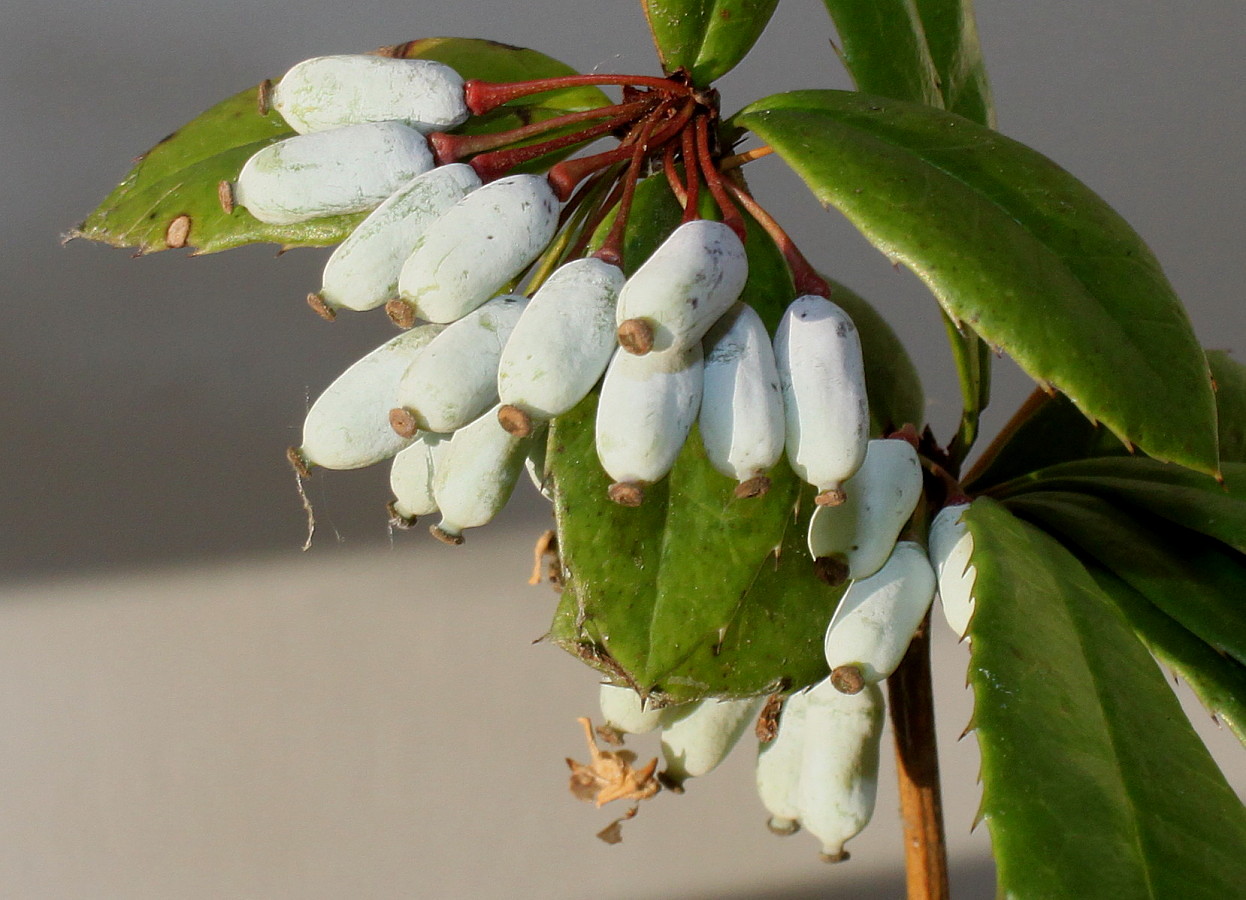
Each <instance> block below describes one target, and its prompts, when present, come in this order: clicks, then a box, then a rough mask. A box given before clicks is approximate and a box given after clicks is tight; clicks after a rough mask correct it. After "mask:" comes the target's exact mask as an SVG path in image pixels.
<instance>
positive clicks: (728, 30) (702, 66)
mask: <svg viewBox="0 0 1246 900" xmlns="http://www.w3.org/2000/svg"><path fill="white" fill-rule="evenodd" d="M778 2H779V0H643V6H644V9H645V18H646V19H648V21H649V31H650V32H651V33H652V34H653V43H654V44H655V45H656V46H657V48H658V56H659V57H660V58H661V59H662V68H663V69H664V70H665V71H667V72H671V73H673V72H677V71H679V70H680V69H684V70H686V71H687V72H688V73H689V74H690V75H691V76H692V80H693V83H694V84H697V85H700V86H702V87H704V86H707V85H709V83H710V82H712V81H715V80H717V79H719V78H721V77H722V76H723V75H725V74H727V73H728V72H730V71H731V70H732V69H733V68H735V66H736V64H737V63H738V62H739V61H740V60H742V59H743V58H744V57H745V56H746V55H747V54H748V51H749V50H750V49H752V47H753V44H755V43H756V42H757V39H758V38H759V37H761V33H762V32H763V31H764V30H765V28H766V25H767V23H769V21H770V16H771V15H772V14H773V13H774V8H775V6H777V5H778Z"/></svg>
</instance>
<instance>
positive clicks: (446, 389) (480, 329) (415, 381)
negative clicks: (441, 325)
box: [390, 294, 528, 435]
mask: <svg viewBox="0 0 1246 900" xmlns="http://www.w3.org/2000/svg"><path fill="white" fill-rule="evenodd" d="M527 303H528V301H527V299H526V298H525V297H519V296H514V295H510V294H507V295H504V296H501V297H495V298H494V299H492V300H490V301H489V302H488V303H486V304H485V305H484V306H482V307H480V308H479V309H477V310H476V311H475V312H473V313H471V314H470V315H468V316H466V317H464V318H462V319H460V320H459V321H457V322H455V323H454V324H453V325H450V326H449V327H447V328H446V330H445V331H443V332H442V333H441V334H439V335H438V336H437V338H436V340H434V341H432V342H431V343H430V344H429V345H428V347H427V348H426V349H425V350H424V352H423V353H421V354H420V355H419V356H417V357H416V358H415V360H414V361H413V362H412V363H411V365H410V366H409V367H408V368H407V371H406V372H405V373H404V374H403V376H402V379H401V381H400V382H399V383H398V392H397V403H396V404H395V406H396V407H398V409H395V410H393V412H391V414H390V424H391V425H392V426H393V427H394V430H395V431H397V432H398V433H399V434H404V433H406V434H408V435H413V434H414V433H415V429H417V428H418V429H420V430H421V431H439V432H443V433H444V432H451V431H456V430H457V429H459V428H462V427H463V426H464V425H466V424H467V423H468V422H470V421H472V420H473V419H475V418H476V417H477V416H479V415H480V414H481V413H482V412H484V411H485V410H486V409H488V408H489V407H490V406H492V405H493V404H494V403H496V402H497V391H498V357H499V356H501V354H502V347H503V345H504V344H505V343H506V339H507V337H509V336H510V333H511V329H512V328H514V327H515V323H516V322H518V321H519V316H520V314H521V313H522V312H523V310H524V306H526V305H527ZM404 413H405V415H404Z"/></svg>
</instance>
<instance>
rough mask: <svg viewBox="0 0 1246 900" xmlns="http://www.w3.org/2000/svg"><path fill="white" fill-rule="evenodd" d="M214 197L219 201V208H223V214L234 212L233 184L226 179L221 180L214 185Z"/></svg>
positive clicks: (228, 214) (229, 214)
mask: <svg viewBox="0 0 1246 900" xmlns="http://www.w3.org/2000/svg"><path fill="white" fill-rule="evenodd" d="M216 199H217V200H219V201H220V203H221V209H223V210H225V215H227V216H231V215H233V213H234V186H233V185H232V184H230V183H229V182H228V181H222V182H220V183H219V184H217V186H216Z"/></svg>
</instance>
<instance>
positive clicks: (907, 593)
mask: <svg viewBox="0 0 1246 900" xmlns="http://www.w3.org/2000/svg"><path fill="white" fill-rule="evenodd" d="M934 592H935V574H934V570H933V569H931V568H930V561H929V560H928V559H927V558H926V551H925V550H924V549H923V548H922V547H921V545H920V544H915V543H913V542H912V541H900V542H899V543H898V544H896V546H895V549H894V550H892V551H891V556H890V557H888V559H887V562H886V564H884V565H883V567H882V568H881V569H879V570H878V571H877V572H875V573H874V574H873V575H871V576H869V577H868V578H862V579H860V580H859V581H854V582H852V584H850V585H849V586H848V590H847V591H845V592H844V596H843V597H842V598H841V599H840V601H839V606H837V607H836V608H835V614H834V615H833V616H832V617H831V624H830V625H828V626H827V628H826V641H825V645H824V649H825V650H826V663H827V665H828V666H830V667H831V679H832V681H833V682H835V684H836V686H837V687H839V688H841V689H843V688H847V692H852V688H854V687H856V686H857V685H856V681H857V678H856V675H855V674H853V673H850V672H848V671H846V667H852V668H853V669H855V670H856V672H857V673H859V675H860V677H861V678H862V679H864V681H865V683H866V684H875V683H877V682H879V681H882V680H883V679H884V678H886V677H887V676H888V675H890V674H891V673H892V672H894V671H895V670H896V666H898V665H900V660H901V659H902V658H903V657H904V653H905V651H906V650H908V646H909V643H910V642H911V641H912V640H913V635H914V634H915V633H916V632H917V627H918V626H919V625H921V622H922V619H923V618H925V616H926V611H927V610H928V609H930V601H931V600H933V599H934ZM840 670H845V671H842V672H841V671H840Z"/></svg>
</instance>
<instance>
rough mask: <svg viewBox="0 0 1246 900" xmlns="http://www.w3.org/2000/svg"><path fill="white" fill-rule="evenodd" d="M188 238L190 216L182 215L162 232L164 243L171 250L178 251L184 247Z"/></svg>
mask: <svg viewBox="0 0 1246 900" xmlns="http://www.w3.org/2000/svg"><path fill="white" fill-rule="evenodd" d="M189 237H190V216H188V215H186V214H185V213H182V215H180V216H178V217H177V218H176V219H174V220H173V221H172V222H170V223H169V227H168V228H166V229H165V230H164V242H165V244H167V245H168V246H169V249H171V250H179V249H181V248H182V247H185V246H186V241H187V239H188V238H189Z"/></svg>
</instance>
